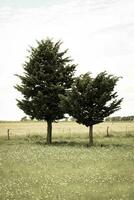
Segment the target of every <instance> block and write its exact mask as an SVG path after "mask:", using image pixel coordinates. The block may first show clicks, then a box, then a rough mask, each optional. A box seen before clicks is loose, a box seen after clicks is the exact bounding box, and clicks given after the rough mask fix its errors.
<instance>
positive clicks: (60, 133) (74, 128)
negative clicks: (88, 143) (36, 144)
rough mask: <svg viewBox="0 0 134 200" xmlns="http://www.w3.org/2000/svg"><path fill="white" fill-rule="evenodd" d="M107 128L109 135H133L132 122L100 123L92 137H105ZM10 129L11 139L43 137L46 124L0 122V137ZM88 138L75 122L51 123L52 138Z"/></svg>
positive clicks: (84, 128)
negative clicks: (33, 136) (16, 137)
mask: <svg viewBox="0 0 134 200" xmlns="http://www.w3.org/2000/svg"><path fill="white" fill-rule="evenodd" d="M107 127H109V134H111V135H116V136H118V135H120V134H121V135H123V136H124V135H131V134H134V122H119V123H116V122H114V123H106V122H105V123H101V124H97V125H95V126H94V135H95V136H100V135H101V136H102V135H106V132H107ZM8 129H10V135H11V137H14V136H21V135H25V136H28V135H43V136H46V131H47V124H46V122H1V123H0V136H5V137H6V136H7V130H8ZM81 136H82V138H83V137H88V128H87V127H85V126H84V125H80V124H78V123H76V122H58V123H53V137H54V138H59V139H60V138H62V137H63V138H64V139H65V138H70V139H71V138H72V139H73V137H74V138H75V137H81Z"/></svg>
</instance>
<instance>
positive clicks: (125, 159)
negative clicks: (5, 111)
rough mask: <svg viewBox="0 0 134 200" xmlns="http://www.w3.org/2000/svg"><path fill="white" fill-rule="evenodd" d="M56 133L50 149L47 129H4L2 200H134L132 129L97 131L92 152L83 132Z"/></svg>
mask: <svg viewBox="0 0 134 200" xmlns="http://www.w3.org/2000/svg"><path fill="white" fill-rule="evenodd" d="M108 126H109V132H110V135H111V137H105V135H106V129H107V127H108ZM53 128H54V131H53V145H52V146H48V145H46V144H45V138H46V124H45V123H42V122H32V123H31V122H27V123H24V122H23V123H0V135H1V137H0V200H45V199H50V200H56V199H59V200H77V199H78V200H133V199H134V124H133V123H114V124H108V123H102V124H100V125H97V126H95V128H94V131H95V134H94V137H95V138H94V139H95V146H94V147H92V148H87V142H88V138H87V137H88V133H87V132H88V129H87V128H85V127H84V126H81V125H77V124H76V123H72V122H68V123H65V122H61V123H55V124H54V127H53ZM7 129H10V131H11V139H10V140H7ZM121 130H122V131H121ZM18 136H19V137H18Z"/></svg>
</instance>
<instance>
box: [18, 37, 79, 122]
mask: <svg viewBox="0 0 134 200" xmlns="http://www.w3.org/2000/svg"><path fill="white" fill-rule="evenodd" d="M60 46H61V42H60V41H58V42H57V43H54V42H53V41H52V40H50V39H47V40H45V41H44V40H42V41H41V42H38V47H37V48H33V47H31V49H30V51H29V52H30V56H29V57H28V61H26V62H25V64H24V75H23V76H21V75H17V76H18V77H19V78H20V79H21V82H22V83H21V85H17V86H16V89H17V90H18V91H19V92H21V93H22V95H23V99H22V100H17V101H18V106H19V108H20V109H22V110H23V111H24V112H25V113H26V114H27V115H29V116H30V117H31V118H36V119H39V120H47V121H51V122H53V121H54V120H56V119H60V118H62V117H63V114H64V112H63V111H62V110H61V107H60V105H59V103H60V98H59V94H62V95H64V94H65V90H66V89H68V88H70V87H71V84H72V82H73V78H72V77H73V75H74V70H75V65H74V64H71V60H70V58H69V57H66V56H65V55H66V53H67V50H65V51H60Z"/></svg>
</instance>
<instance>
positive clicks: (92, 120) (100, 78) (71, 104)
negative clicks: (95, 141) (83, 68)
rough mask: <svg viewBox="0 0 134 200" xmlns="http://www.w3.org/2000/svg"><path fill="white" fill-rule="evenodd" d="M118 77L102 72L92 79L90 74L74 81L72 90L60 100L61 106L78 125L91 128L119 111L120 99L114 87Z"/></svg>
mask: <svg viewBox="0 0 134 200" xmlns="http://www.w3.org/2000/svg"><path fill="white" fill-rule="evenodd" d="M118 80H119V78H118V77H116V76H113V75H108V74H107V73H106V72H102V73H100V74H98V75H97V76H96V78H92V77H91V74H90V73H86V74H84V75H81V76H80V77H78V78H76V79H75V82H74V83H73V85H72V90H70V91H69V92H68V94H67V97H63V96H62V97H61V98H62V106H63V107H65V108H66V111H67V112H68V113H69V114H70V115H71V116H73V117H74V118H76V120H77V122H78V123H82V124H84V125H86V126H87V127H88V126H92V125H94V124H98V123H100V122H102V121H103V120H104V118H105V117H107V116H109V115H110V114H112V113H114V112H115V111H117V110H119V109H120V104H121V102H122V99H119V100H118V99H117V97H118V95H117V92H114V87H115V85H116V83H117V81H118Z"/></svg>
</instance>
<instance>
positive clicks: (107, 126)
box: [107, 126, 110, 137]
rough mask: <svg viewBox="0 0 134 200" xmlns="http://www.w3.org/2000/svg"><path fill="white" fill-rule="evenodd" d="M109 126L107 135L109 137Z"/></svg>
mask: <svg viewBox="0 0 134 200" xmlns="http://www.w3.org/2000/svg"><path fill="white" fill-rule="evenodd" d="M109 136H110V135H109V126H107V137H109Z"/></svg>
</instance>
